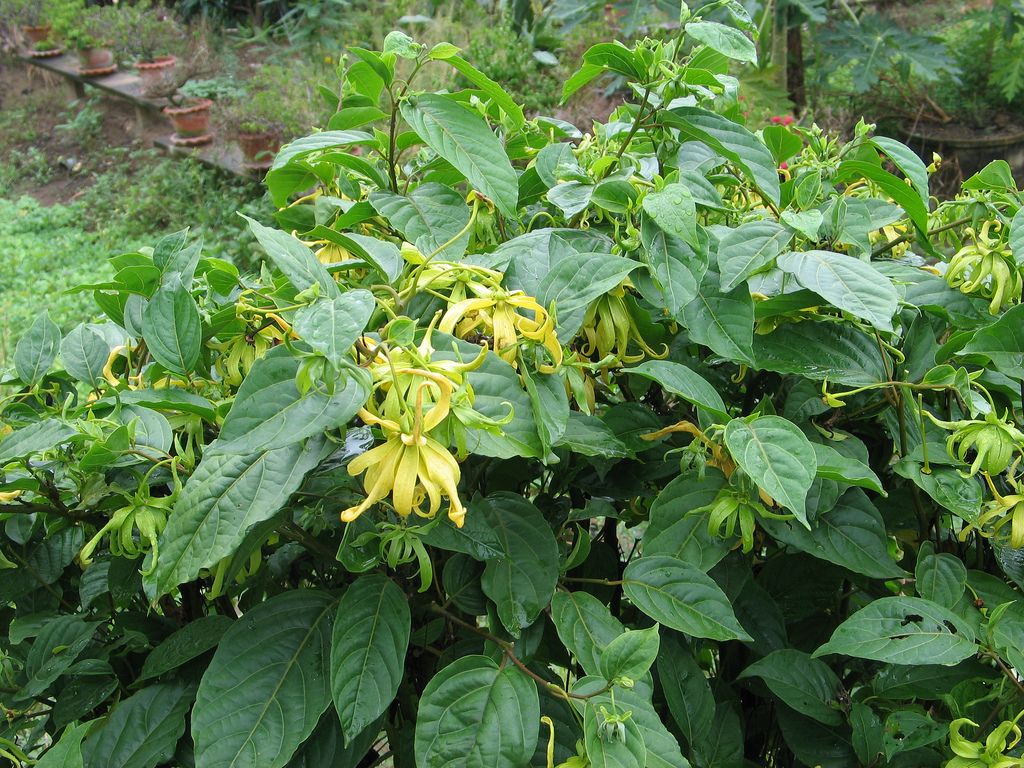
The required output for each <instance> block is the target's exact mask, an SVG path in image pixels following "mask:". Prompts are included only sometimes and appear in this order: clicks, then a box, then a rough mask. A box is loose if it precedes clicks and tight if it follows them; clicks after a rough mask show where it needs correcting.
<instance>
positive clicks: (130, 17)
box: [115, 0, 184, 96]
mask: <svg viewBox="0 0 1024 768" xmlns="http://www.w3.org/2000/svg"><path fill="white" fill-rule="evenodd" d="M115 37H116V39H117V48H118V53H119V54H120V55H121V56H122V57H123V58H124V59H126V60H128V61H130V62H131V63H132V65H133V66H134V67H135V70H136V71H137V72H138V73H139V79H140V80H141V81H142V84H141V87H142V93H143V94H144V95H146V96H153V95H155V94H156V93H157V92H158V91H160V90H161V85H162V84H163V83H164V82H166V81H171V80H173V78H174V67H175V65H176V64H177V57H176V56H175V55H174V54H175V52H176V51H177V50H178V49H179V48H180V46H181V44H182V42H183V41H184V32H183V30H182V28H181V25H180V24H178V23H177V21H176V20H175V19H174V17H173V16H172V15H170V14H169V13H168V12H167V11H165V10H164V9H162V8H160V7H158V6H154V5H152V4H151V3H150V2H149V0H140V2H138V3H136V4H134V5H122V6H119V7H118V13H117V20H116V25H115Z"/></svg>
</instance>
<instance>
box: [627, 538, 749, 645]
mask: <svg viewBox="0 0 1024 768" xmlns="http://www.w3.org/2000/svg"><path fill="white" fill-rule="evenodd" d="M622 588H623V591H625V593H626V596H627V597H629V599H630V600H631V601H632V602H633V603H634V604H635V605H636V606H637V607H638V608H639V609H640V610H641V611H643V612H644V613H645V614H647V615H648V616H650V617H651V618H652V619H654V620H655V621H657V622H660V623H661V624H664V625H665V626H667V627H671V628H672V629H675V630H678V631H680V632H685V633H686V634H688V635H692V636H694V637H707V638H710V639H712V640H750V635H748V634H747V633H746V631H745V630H744V629H743V627H741V626H740V624H739V622H738V621H737V620H736V616H735V615H734V614H733V611H732V606H731V605H730V604H729V598H727V597H726V596H725V593H724V592H722V590H721V589H720V588H719V586H718V585H717V584H715V582H714V581H712V579H711V577H710V576H708V575H707V574H705V573H704V572H703V571H701V570H699V569H698V568H695V567H694V566H692V565H690V564H689V563H684V562H683V561H682V560H678V559H676V558H674V557H666V556H664V555H659V556H654V557H650V556H645V557H640V558H637V559H635V560H633V561H632V562H631V563H630V564H629V565H628V566H626V570H625V572H624V573H623V575H622Z"/></svg>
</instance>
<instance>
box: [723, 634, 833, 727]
mask: <svg viewBox="0 0 1024 768" xmlns="http://www.w3.org/2000/svg"><path fill="white" fill-rule="evenodd" d="M745 677H759V678H761V679H762V680H763V681H764V683H765V685H767V686H768V689H769V690H770V691H771V692H772V693H774V694H775V695H776V696H778V697H779V699H781V700H782V701H783V702H784V703H785V704H788V705H789V706H790V707H792V708H793V709H795V710H796V711H797V712H800V713H801V714H804V715H806V716H807V717H810V718H813V719H814V720H817V721H818V722H821V723H825V724H826V725H839V724H840V723H842V722H843V718H842V715H841V714H840V709H839V691H840V688H841V687H842V686H841V685H840V683H839V678H838V677H836V675H835V673H834V672H833V671H832V670H831V669H829V668H828V666H827V665H826V664H825V663H824V662H823V661H821V660H820V659H814V658H811V657H810V656H808V655H807V654H806V653H803V652H802V651H796V650H792V649H788V648H786V649H783V650H779V651H773V652H772V653H769V654H768V655H767V656H765V657H764V658H763V659H760V660H758V661H755V662H754V663H753V664H751V665H750V666H749V667H747V668H746V669H744V670H743V672H741V673H740V679H742V678H745Z"/></svg>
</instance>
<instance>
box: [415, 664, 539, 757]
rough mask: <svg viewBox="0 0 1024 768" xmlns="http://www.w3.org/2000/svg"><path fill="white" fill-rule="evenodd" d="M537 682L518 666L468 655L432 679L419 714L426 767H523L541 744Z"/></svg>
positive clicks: (418, 729)
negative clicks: (539, 740)
mask: <svg viewBox="0 0 1024 768" xmlns="http://www.w3.org/2000/svg"><path fill="white" fill-rule="evenodd" d="M539 721H540V702H539V700H538V695H537V686H536V685H535V684H534V682H533V681H532V680H531V679H530V678H528V677H527V676H526V675H525V674H523V673H522V672H521V671H520V670H519V669H518V668H517V667H515V666H513V665H512V664H507V665H505V666H503V667H499V666H498V665H497V664H496V663H495V662H494V661H493V660H491V659H489V658H487V657H486V656H464V657H463V658H461V659H459V660H458V661H455V662H453V663H451V664H449V665H448V666H447V667H444V668H443V669H442V670H441V671H440V672H438V673H437V674H436V675H435V676H434V678H433V679H432V680H431V681H430V682H429V683H427V686H426V688H425V689H424V690H423V695H422V697H421V698H420V706H419V714H418V716H417V718H416V765H417V766H420V768H521V767H522V766H523V765H526V764H527V761H528V760H529V759H530V757H531V756H532V755H533V752H534V749H535V748H536V745H537V736H538V731H539V728H538V726H539Z"/></svg>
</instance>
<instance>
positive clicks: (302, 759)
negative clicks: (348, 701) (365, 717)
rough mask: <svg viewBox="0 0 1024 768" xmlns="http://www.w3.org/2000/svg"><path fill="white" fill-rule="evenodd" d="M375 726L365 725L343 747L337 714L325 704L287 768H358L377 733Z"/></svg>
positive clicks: (343, 742) (378, 732)
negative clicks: (310, 731) (361, 730)
mask: <svg viewBox="0 0 1024 768" xmlns="http://www.w3.org/2000/svg"><path fill="white" fill-rule="evenodd" d="M378 726H379V724H378V723H375V724H374V725H373V726H371V727H369V728H366V729H365V730H364V731H363V732H362V733H361V734H360V735H359V736H358V737H357V738H355V739H354V740H353V741H352V743H351V744H349V745H348V746H346V745H345V739H344V736H343V734H342V732H341V722H340V721H339V720H338V713H337V712H335V711H334V707H331V706H328V707H327V709H326V710H325V711H324V713H323V714H322V715H321V716H320V722H319V723H318V724H317V726H316V728H315V729H314V730H313V733H311V734H310V736H309V738H308V739H306V741H305V742H303V744H302V746H301V747H299V749H298V751H297V752H296V753H295V755H294V756H293V757H292V759H291V760H289V761H288V766H287V768H357V766H358V765H359V764H360V763H361V762H362V761H363V758H364V757H366V756H367V754H368V753H369V751H370V748H371V747H372V746H373V743H374V742H375V741H376V740H377V738H378V737H379V736H380V728H379V727H378Z"/></svg>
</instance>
